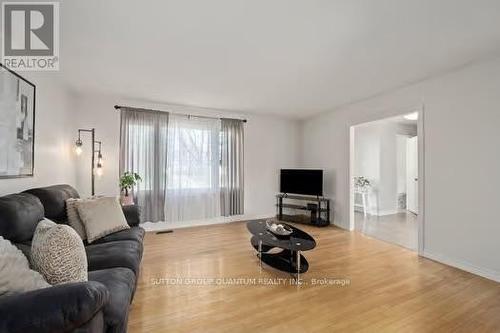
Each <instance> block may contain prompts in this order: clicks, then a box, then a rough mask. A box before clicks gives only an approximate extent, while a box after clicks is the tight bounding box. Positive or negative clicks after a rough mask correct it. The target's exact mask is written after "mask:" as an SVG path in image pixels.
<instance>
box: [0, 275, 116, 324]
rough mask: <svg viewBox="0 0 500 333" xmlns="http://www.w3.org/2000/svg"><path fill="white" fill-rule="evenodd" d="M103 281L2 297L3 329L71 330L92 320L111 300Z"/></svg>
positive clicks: (1, 321)
mask: <svg viewBox="0 0 500 333" xmlns="http://www.w3.org/2000/svg"><path fill="white" fill-rule="evenodd" d="M108 299H109V292H108V290H107V288H106V287H105V286H104V285H102V284H101V283H99V282H94V281H89V282H79V283H68V284H61V285H57V286H53V287H48V288H44V289H39V290H34V291H29V292H25V293H22V294H16V295H11V296H4V297H0V313H1V314H2V315H1V316H0V332H12V333H14V332H16V333H17V332H23V333H28V332H37V333H45V332H47V333H52V332H69V331H73V330H75V329H77V328H78V327H80V326H82V325H84V324H86V323H87V322H89V321H90V320H91V319H92V318H93V317H94V316H95V315H96V314H97V313H98V312H99V310H101V308H102V307H103V306H104V304H106V303H107V302H108Z"/></svg>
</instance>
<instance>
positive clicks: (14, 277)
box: [0, 236, 50, 296]
mask: <svg viewBox="0 0 500 333" xmlns="http://www.w3.org/2000/svg"><path fill="white" fill-rule="evenodd" d="M46 287H50V284H48V283H47V282H46V281H45V280H44V279H43V277H42V275H41V274H40V273H38V272H36V271H34V270H32V269H30V266H29V263H28V259H27V258H26V256H25V255H24V253H22V252H21V250H19V249H18V248H17V247H15V246H14V245H12V243H11V242H10V241H8V240H6V239H4V238H3V237H2V236H0V296H4V295H10V294H15V293H21V292H25V291H30V290H36V289H41V288H46Z"/></svg>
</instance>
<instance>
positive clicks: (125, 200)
mask: <svg viewBox="0 0 500 333" xmlns="http://www.w3.org/2000/svg"><path fill="white" fill-rule="evenodd" d="M121 203H122V205H123V206H132V205H133V204H134V196H133V195H132V194H130V193H129V195H125V194H122V196H121Z"/></svg>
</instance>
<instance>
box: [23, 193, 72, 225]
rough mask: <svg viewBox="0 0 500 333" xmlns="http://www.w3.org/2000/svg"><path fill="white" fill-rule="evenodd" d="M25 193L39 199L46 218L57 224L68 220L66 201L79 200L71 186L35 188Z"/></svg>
mask: <svg viewBox="0 0 500 333" xmlns="http://www.w3.org/2000/svg"><path fill="white" fill-rule="evenodd" d="M24 193H30V194H33V195H34V196H36V197H38V198H39V199H40V201H41V202H42V204H43V206H44V208H45V217H46V218H48V219H51V220H53V221H55V222H64V221H66V220H67V218H66V200H68V199H70V198H79V197H80V196H79V195H78V192H77V191H76V190H75V189H74V188H73V187H71V186H69V185H54V186H48V187H39V188H33V189H30V190H27V191H24Z"/></svg>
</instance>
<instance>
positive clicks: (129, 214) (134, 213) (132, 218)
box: [122, 205, 141, 227]
mask: <svg viewBox="0 0 500 333" xmlns="http://www.w3.org/2000/svg"><path fill="white" fill-rule="evenodd" d="M122 209H123V214H125V219H127V223H128V225H129V226H131V227H136V226H138V225H139V223H141V210H140V208H139V206H137V205H130V206H122Z"/></svg>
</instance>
